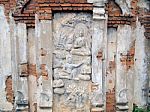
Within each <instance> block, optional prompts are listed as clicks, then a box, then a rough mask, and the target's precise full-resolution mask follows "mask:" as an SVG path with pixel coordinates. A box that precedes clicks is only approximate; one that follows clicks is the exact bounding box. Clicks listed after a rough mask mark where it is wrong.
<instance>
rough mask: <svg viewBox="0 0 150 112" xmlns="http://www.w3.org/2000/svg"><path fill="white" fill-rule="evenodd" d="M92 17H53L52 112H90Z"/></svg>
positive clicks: (77, 14) (72, 15) (68, 15)
mask: <svg viewBox="0 0 150 112" xmlns="http://www.w3.org/2000/svg"><path fill="white" fill-rule="evenodd" d="M91 17H92V16H91V14H89V13H55V14H54V21H53V28H54V34H53V35H54V38H53V43H54V52H53V79H54V80H53V90H54V106H53V111H54V112H85V111H86V112H90V84H91V83H90V82H91V72H92V71H91V39H92V20H91Z"/></svg>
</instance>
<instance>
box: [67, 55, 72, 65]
mask: <svg viewBox="0 0 150 112" xmlns="http://www.w3.org/2000/svg"><path fill="white" fill-rule="evenodd" d="M66 62H67V63H69V64H71V63H72V56H71V55H68V56H66Z"/></svg>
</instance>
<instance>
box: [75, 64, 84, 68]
mask: <svg viewBox="0 0 150 112" xmlns="http://www.w3.org/2000/svg"><path fill="white" fill-rule="evenodd" d="M72 65H73V67H74V68H78V67H80V66H81V65H83V63H79V64H72Z"/></svg>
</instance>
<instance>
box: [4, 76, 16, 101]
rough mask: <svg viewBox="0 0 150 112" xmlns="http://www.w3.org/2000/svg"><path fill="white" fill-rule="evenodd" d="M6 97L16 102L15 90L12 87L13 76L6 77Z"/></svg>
mask: <svg viewBox="0 0 150 112" xmlns="http://www.w3.org/2000/svg"><path fill="white" fill-rule="evenodd" d="M5 90H6V99H7V101H8V102H10V103H14V92H13V89H12V77H11V76H8V77H7V79H6V88H5Z"/></svg>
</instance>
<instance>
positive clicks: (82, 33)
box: [79, 29, 84, 37]
mask: <svg viewBox="0 0 150 112" xmlns="http://www.w3.org/2000/svg"><path fill="white" fill-rule="evenodd" d="M79 36H80V37H83V36H84V30H83V29H81V30H80V31H79Z"/></svg>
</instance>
